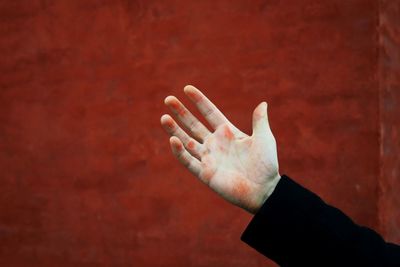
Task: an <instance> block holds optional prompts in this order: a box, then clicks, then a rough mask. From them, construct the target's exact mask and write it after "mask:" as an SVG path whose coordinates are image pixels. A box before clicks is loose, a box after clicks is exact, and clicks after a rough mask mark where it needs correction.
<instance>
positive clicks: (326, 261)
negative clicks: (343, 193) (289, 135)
mask: <svg viewBox="0 0 400 267" xmlns="http://www.w3.org/2000/svg"><path fill="white" fill-rule="evenodd" d="M242 240H243V241H244V242H246V243H247V244H248V245H250V246H251V247H253V248H254V249H256V250H257V251H259V252H260V253H262V254H264V255H265V256H267V257H268V258H270V259H272V260H273V261H275V262H276V263H278V264H279V265H280V266H286V267H287V266H400V247H399V246H397V245H394V244H390V243H386V242H385V241H384V240H383V239H382V237H381V236H380V235H378V234H377V233H376V232H374V231H373V230H371V229H369V228H366V227H362V226H359V225H357V224H355V223H354V222H353V221H352V220H351V219H350V218H349V217H347V216H346V215H345V214H344V213H343V212H341V211H340V210H338V209H336V208H334V207H332V206H329V205H328V204H326V203H324V202H323V201H322V200H321V199H320V198H319V197H318V196H317V195H315V194H314V193H312V192H310V191H309V190H307V189H305V188H304V187H302V186H300V185H299V184H297V183H296V182H294V181H293V180H291V179H290V178H289V177H288V176H286V175H283V176H282V178H281V180H280V181H279V183H278V185H277V187H276V188H275V190H274V192H273V193H272V195H271V196H270V197H269V198H268V199H267V201H266V202H265V203H264V205H263V206H262V207H261V208H260V210H259V211H258V212H257V214H256V215H255V216H254V218H253V219H252V221H251V222H250V224H249V225H248V227H247V228H246V230H245V231H244V233H243V235H242Z"/></svg>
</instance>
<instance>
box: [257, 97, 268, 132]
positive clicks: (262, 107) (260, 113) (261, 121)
mask: <svg viewBox="0 0 400 267" xmlns="http://www.w3.org/2000/svg"><path fill="white" fill-rule="evenodd" d="M267 110H268V104H267V102H261V103H260V104H259V105H258V106H257V107H256V108H255V109H254V111H253V136H265V134H266V133H267V132H268V131H269V122H268V112H267Z"/></svg>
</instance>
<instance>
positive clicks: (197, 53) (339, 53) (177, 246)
mask: <svg viewBox="0 0 400 267" xmlns="http://www.w3.org/2000/svg"><path fill="white" fill-rule="evenodd" d="M385 2H388V1H385ZM389 2H390V1H389ZM378 11H379V6H378V3H377V1H374V0H347V1H343V0H331V1H317V0H302V1H298V0H296V1H295V0H292V1H277V0H266V1H246V0H242V1H236V0H235V1H227V0H226V1H178V0H175V1H145V0H143V1H128V0H124V1H123V0H118V1H115V0H113V1H111V0H103V1H95V0H92V1H90V0H84V1H82V0H81V1H78V0H77V1H70V0H59V1H39V0H29V1H28V0H26V1H21V0H19V1H16V0H15V1H1V2H0V32H1V35H0V36H1V37H0V49H1V50H0V51H2V55H1V57H0V86H1V90H0V173H1V175H0V265H1V266H144V267H145V266H275V265H274V264H273V263H271V262H269V261H268V260H266V259H265V258H264V257H262V256H260V255H258V254H257V253H256V252H255V251H253V250H252V249H251V248H249V247H247V246H246V245H245V244H243V243H241V242H240V241H239V237H240V234H241V232H242V231H243V230H244V228H245V227H246V225H247V223H248V222H249V220H250V219H251V216H250V215H248V214H246V213H245V212H244V211H241V210H240V209H238V208H236V207H233V206H230V205H229V204H228V203H226V202H224V201H223V200H222V199H220V198H219V197H218V196H216V195H215V194H214V193H212V192H210V191H209V190H208V189H207V188H206V187H205V186H204V185H202V184H201V183H200V182H198V181H197V180H196V179H195V178H194V177H192V176H191V175H190V174H189V173H188V172H185V171H184V170H183V169H182V168H181V166H179V164H178V163H177V162H176V161H175V160H174V158H173V157H172V156H171V154H170V151H169V145H168V138H167V136H166V135H165V134H164V132H163V130H162V129H161V127H160V126H159V117H160V115H161V114H162V113H164V112H166V111H167V109H166V108H165V107H164V106H163V98H164V97H165V96H167V95H168V94H176V95H177V96H178V97H182V96H183V94H182V91H181V90H182V88H183V86H184V85H185V84H188V83H191V84H194V85H196V86H198V87H199V88H201V89H203V90H204V92H205V93H206V94H207V95H208V96H209V97H210V98H211V99H212V100H214V101H215V103H216V104H217V105H219V106H220V107H221V109H222V110H223V111H224V112H225V113H226V115H227V116H228V117H229V118H230V119H231V120H232V122H233V123H235V124H236V125H237V126H238V127H240V128H241V129H244V130H245V131H247V132H249V131H250V129H251V113H252V110H253V109H254V107H255V106H256V104H258V103H259V102H261V101H263V100H266V101H268V102H269V114H270V121H271V125H272V129H273V132H274V133H275V136H276V138H277V141H278V153H279V157H280V167H281V173H286V174H288V175H291V176H293V177H294V178H295V179H296V180H297V181H299V182H300V183H302V184H304V185H306V186H308V187H309V188H311V189H312V190H314V191H316V192H317V193H318V194H320V195H321V196H322V197H324V198H325V199H326V200H327V201H328V202H330V203H333V204H334V205H336V206H338V207H339V208H341V209H343V210H344V211H345V212H346V213H348V214H349V215H351V216H352V217H353V218H354V220H355V221H357V222H358V223H362V224H364V225H367V226H370V227H374V228H376V229H383V231H384V233H385V234H386V236H387V237H388V238H391V239H393V240H397V241H399V239H400V237H399V231H398V226H399V225H400V224H399V223H398V222H399V221H398V219H399V218H400V216H399V214H398V213H397V214H396V216H397V217H393V216H392V214H393V213H392V211H393V210H398V208H399V206H400V203H399V198H398V197H396V192H394V191H393V189H394V188H392V189H390V185H393V184H394V185H399V182H398V177H399V176H398V175H399V173H398V172H396V173H393V172H392V171H391V170H393V169H395V170H398V165H399V164H398V161H396V160H397V159H396V156H397V154H396V153H395V152H393V151H398V148H396V149H397V150H390V152H388V153H389V157H388V158H385V157H384V156H385V155H387V154H382V153H380V151H382V149H383V151H386V150H385V147H389V148H390V147H391V144H394V143H395V144H398V142H399V136H398V130H396V129H398V126H397V125H393V126H388V125H390V123H392V122H393V123H395V122H398V119H397V120H394V119H393V118H394V117H396V116H397V113H398V112H397V111H398V107H397V105H398V102H391V101H393V100H392V99H393V98H392V95H391V94H389V93H387V92H386V91H385V90H384V88H385V87H384V84H381V83H380V82H379V79H383V78H384V77H386V76H385V73H387V72H388V70H381V71H380V70H379V69H378V68H380V66H383V65H385V62H386V61H385V60H384V58H383V56H384V55H382V54H381V53H380V52H379V51H380V47H381V45H379V44H382V43H384V42H383V41H382V40H381V39H380V35H379V34H380V31H379V28H378V27H377V26H378V23H379V12H378ZM392 23H396V21H394V22H392ZM397 23H398V21H397ZM378 40H380V42H378ZM396 42H397V44H399V43H398V39H396ZM393 53H394V52H393ZM397 53H398V52H397ZM397 55H398V54H397ZM379 59H381V60H379ZM396 60H397V59H396ZM398 62H399V61H398V60H397V62H396V63H395V64H397V65H396V71H398V64H399V63H398ZM393 64H394V63H393ZM382 69H383V68H382ZM392 71H393V70H392ZM393 75H394V76H393V77H395V76H396V77H397V78H393V79H396V81H397V83H396V86H398V77H399V76H398V72H393ZM393 79H392V78H390V79H388V80H387V81H388V83H389V84H391V83H390V81H392V80H393ZM395 88H397V87H393V88H392V89H393V90H392V91H393V92H395V90H396V89H395ZM397 90H398V88H397ZM396 94H397V93H396ZM396 97H397V98H396V99H397V100H399V98H400V96H399V95H398V94H397V96H396ZM186 103H187V102H186ZM388 103H389V104H388ZM387 105H392V106H393V107H395V108H396V109H387V110H386V111H382V112H380V110H381V108H382V107H387ZM380 118H383V119H380ZM386 127H389V128H390V129H395V130H392V131H391V132H390V133H387V132H384V134H382V135H380V133H381V129H389V128H386ZM379 136H381V139H379ZM382 138H383V139H382ZM387 138H389V139H387ZM380 140H381V141H382V140H383V141H385V142H387V143H386V145H384V144H383V142H380ZM393 142H394V143H393ZM381 155H382V157H381ZM385 162H387V164H386V165H385ZM382 164H383V166H387V167H388V169H387V170H386V172H388V173H389V172H390V173H389V174H390V175H391V176H390V177H388V176H386V175H385V174H387V173H385V172H382V171H380V170H382V169H381V168H380V166H381V165H382ZM379 175H381V177H383V178H385V179H383V178H382V179H379ZM389 178H390V179H389ZM396 179H397V180H396ZM389 189H390V190H392V191H391V192H388V190H389ZM385 192H387V193H388V194H387V196H388V197H386V198H382V194H383V193H385ZM396 220H397V221H396ZM393 221H395V222H396V224H390V223H391V222H393Z"/></svg>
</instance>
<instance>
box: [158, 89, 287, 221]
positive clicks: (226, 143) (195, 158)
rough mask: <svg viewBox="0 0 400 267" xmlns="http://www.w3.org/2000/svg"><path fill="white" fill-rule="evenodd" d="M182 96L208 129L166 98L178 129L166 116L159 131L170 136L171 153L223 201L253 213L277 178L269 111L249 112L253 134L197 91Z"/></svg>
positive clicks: (173, 99)
mask: <svg viewBox="0 0 400 267" xmlns="http://www.w3.org/2000/svg"><path fill="white" fill-rule="evenodd" d="M184 92H185V94H186V96H187V97H188V98H189V99H190V100H191V102H193V103H194V105H195V106H196V107H197V109H198V110H199V111H200V113H201V114H202V115H203V116H204V118H205V119H206V121H207V122H208V123H209V125H210V126H211V129H209V128H207V127H206V126H205V125H204V124H202V123H201V122H200V121H199V120H198V119H197V118H196V117H195V116H194V115H193V114H192V113H191V112H190V111H189V110H188V109H187V108H186V107H185V106H184V105H183V104H182V102H180V101H179V100H178V99H177V98H176V97H175V96H168V97H167V98H165V101H164V102H165V104H166V105H167V106H168V107H169V108H170V110H171V112H172V114H173V116H174V117H175V118H176V120H177V121H178V122H179V123H180V124H181V125H182V126H184V128H185V129H186V130H184V129H183V128H181V127H180V126H179V125H178V123H177V122H176V120H174V119H173V118H172V117H171V116H170V115H167V114H164V115H163V116H162V117H161V125H162V126H163V127H164V129H165V130H166V131H167V133H168V134H170V135H171V138H170V140H169V141H170V145H171V149H172V153H173V154H174V155H175V156H176V158H177V159H178V160H179V162H180V163H181V164H182V165H183V166H185V167H186V168H187V169H188V170H189V171H190V172H191V173H192V174H193V175H195V176H196V177H197V178H198V179H199V180H200V181H202V182H203V183H205V184H206V185H208V186H209V187H210V188H211V189H213V190H214V191H215V192H217V193H218V194H219V195H221V196H222V197H223V198H224V199H226V200H227V201H229V202H231V203H232V204H234V205H237V206H239V207H241V208H243V209H245V210H247V211H248V212H250V213H253V214H254V213H256V212H257V211H258V210H259V208H260V207H261V206H262V205H263V203H264V202H265V201H266V199H267V198H268V197H269V196H270V195H271V194H272V192H273V190H274V189H275V187H276V185H277V184H278V182H279V180H280V178H281V176H280V175H279V170H278V169H279V167H278V156H277V149H276V141H275V138H274V136H273V134H272V132H271V129H270V126H269V122H268V113H267V109H268V105H267V103H266V102H262V103H260V104H259V105H258V106H257V107H256V108H255V110H254V112H253V133H252V135H247V134H245V133H243V132H242V131H240V130H239V129H238V128H236V127H235V126H234V125H233V124H232V123H231V122H230V121H229V120H228V119H227V118H226V117H225V115H224V114H223V113H222V112H221V111H220V110H219V109H218V108H217V107H216V106H215V105H214V104H213V103H212V102H211V101H210V100H209V99H208V98H207V97H206V96H205V95H204V94H203V93H202V92H201V91H200V90H199V89H197V88H195V87H194V86H191V85H187V86H185V88H184Z"/></svg>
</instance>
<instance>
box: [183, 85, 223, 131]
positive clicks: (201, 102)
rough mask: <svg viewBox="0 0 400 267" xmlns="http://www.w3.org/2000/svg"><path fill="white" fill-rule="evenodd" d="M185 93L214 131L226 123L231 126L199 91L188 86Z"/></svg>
mask: <svg viewBox="0 0 400 267" xmlns="http://www.w3.org/2000/svg"><path fill="white" fill-rule="evenodd" d="M184 92H185V94H186V95H187V96H188V97H189V99H190V100H191V101H192V102H193V103H194V104H195V105H196V107H197V108H198V109H199V111H200V113H201V114H203V116H204V117H205V119H206V120H207V121H208V123H210V125H211V126H212V127H213V128H214V129H216V128H217V127H218V126H220V125H221V124H224V123H229V124H230V122H229V120H228V119H227V118H226V117H225V115H224V114H223V113H222V112H221V111H220V110H219V109H218V108H217V107H216V106H215V105H214V104H213V103H212V102H211V101H210V100H209V99H208V98H207V97H206V96H205V95H204V94H203V93H202V92H201V91H200V90H199V89H197V88H196V87H194V86H192V85H187V86H185V88H184Z"/></svg>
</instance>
